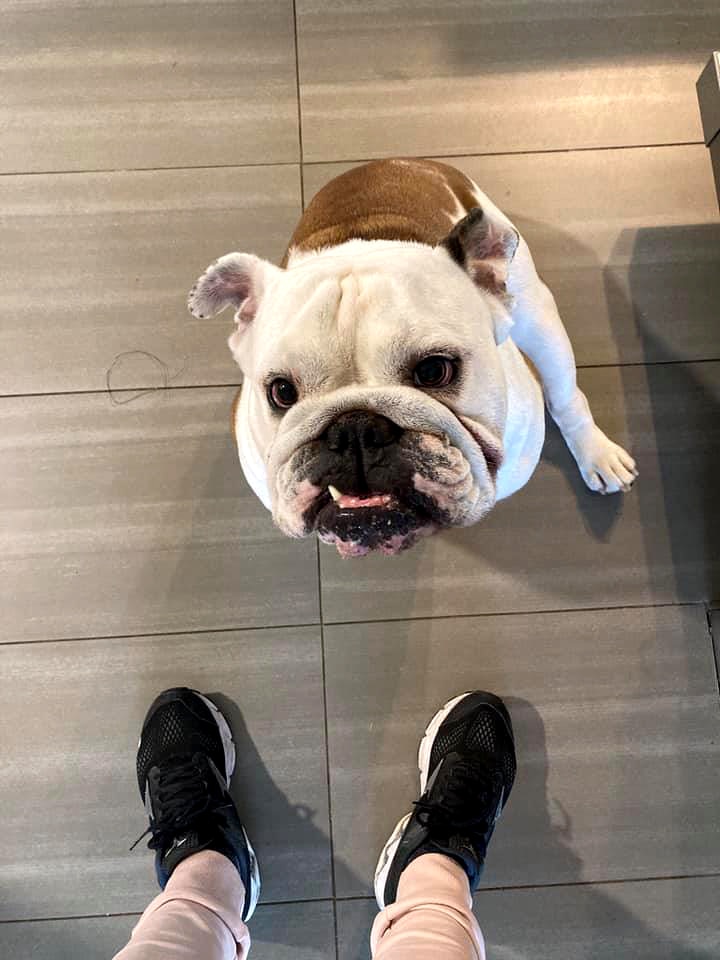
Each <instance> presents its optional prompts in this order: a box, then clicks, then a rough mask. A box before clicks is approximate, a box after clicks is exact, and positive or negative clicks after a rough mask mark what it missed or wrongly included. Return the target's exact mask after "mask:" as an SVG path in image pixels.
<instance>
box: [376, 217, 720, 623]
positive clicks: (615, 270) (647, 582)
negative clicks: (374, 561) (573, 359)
mask: <svg viewBox="0 0 720 960" xmlns="http://www.w3.org/2000/svg"><path fill="white" fill-rule="evenodd" d="M517 222H518V224H519V226H520V229H521V230H522V231H523V232H524V233H525V235H526V236H528V238H529V242H530V245H531V247H532V246H533V235H534V234H535V235H536V236H537V237H538V238H539V239H540V241H541V242H539V243H536V246H538V247H539V249H540V253H542V247H543V244H545V245H549V246H550V248H551V249H552V250H554V251H555V254H554V255H553V256H552V257H551V265H552V267H553V269H549V270H548V276H547V277H546V279H547V282H548V284H549V285H550V286H551V287H552V286H553V279H554V278H555V277H557V276H559V277H560V282H559V283H558V287H559V292H560V296H558V305H559V308H560V313H561V316H563V319H564V320H565V321H566V323H567V327H568V332H569V335H570V339H571V341H572V340H573V339H575V340H576V342H577V344H578V345H579V347H580V349H578V351H577V352H578V357H579V364H580V366H579V370H578V381H579V384H580V386H581V388H582V389H584V390H585V392H586V393H587V395H588V400H589V402H590V406H591V409H593V412H594V413H595V417H596V420H597V421H598V424H599V426H600V427H601V428H604V429H606V431H607V432H608V433H609V434H610V435H611V436H612V438H613V439H615V440H616V441H617V442H618V443H620V444H622V445H624V446H626V448H627V449H629V450H630V451H631V452H632V453H633V455H634V456H635V458H636V460H637V462H638V467H639V470H640V478H639V480H638V482H637V483H636V484H635V486H634V488H633V490H632V491H631V492H630V493H629V494H627V495H623V494H613V495H610V496H601V495H599V494H597V493H593V492H591V491H590V490H588V489H587V487H586V486H585V483H584V482H583V480H582V477H581V475H580V473H579V470H578V468H577V466H576V464H575V461H574V459H573V457H572V456H571V454H570V452H569V450H568V448H567V446H566V444H565V442H564V440H563V438H562V436H561V435H560V432H559V431H558V429H557V428H556V427H555V425H554V423H553V422H552V421H551V419H550V417H547V418H546V421H547V431H546V440H545V446H544V449H543V454H542V458H541V462H540V465H539V467H538V469H537V471H536V474H535V475H534V476H533V477H531V479H530V481H529V482H528V484H527V486H526V487H525V488H524V489H523V490H521V491H519V492H518V493H516V494H515V495H514V496H513V497H511V498H509V499H508V500H506V501H503V502H502V503H499V504H498V505H497V506H496V508H495V510H494V511H493V512H492V513H491V514H490V516H489V517H488V518H486V519H485V520H482V521H480V523H478V524H477V525H476V526H475V527H472V528H469V529H467V530H458V531H451V532H448V533H444V534H441V535H440V536H439V537H437V538H434V539H433V540H432V541H428V542H427V543H425V544H420V545H419V547H417V548H416V549H415V550H413V551H410V554H409V555H408V556H407V557H406V558H403V559H401V561H400V563H402V564H404V565H405V567H406V569H405V571H404V573H403V578H404V579H405V580H406V581H407V582H415V583H416V584H417V585H418V586H417V589H420V584H425V585H427V586H428V587H429V589H430V590H431V591H433V592H434V599H433V603H435V602H437V601H439V602H440V604H441V605H442V603H443V600H442V596H441V595H440V594H439V593H438V590H436V589H434V587H433V585H432V583H428V580H429V573H430V572H432V574H433V575H434V576H439V577H440V578H441V580H442V576H443V571H444V570H447V569H449V568H450V567H451V566H452V565H455V566H456V568H458V569H459V570H460V572H461V575H462V576H463V577H464V578H465V577H467V569H468V567H470V568H471V569H472V568H473V567H474V568H475V569H478V570H485V571H486V572H487V571H489V572H490V573H491V575H492V579H493V580H495V579H497V580H498V581H500V582H505V581H506V580H507V579H508V578H515V579H516V578H517V576H518V573H519V572H521V574H522V580H523V583H522V590H523V591H524V592H526V593H528V594H531V595H532V599H533V601H535V600H538V599H539V601H540V606H536V605H534V606H533V607H532V608H533V609H540V608H543V607H544V606H545V604H544V603H543V602H542V598H543V597H544V596H546V595H547V594H548V591H552V594H553V595H552V597H551V598H550V599H551V601H552V602H550V603H549V606H551V607H557V606H558V600H560V601H562V603H563V604H564V605H566V606H575V605H580V606H590V605H594V604H597V603H606V602H607V596H606V594H605V592H604V591H606V590H607V588H608V583H609V581H608V579H607V577H608V576H609V575H610V570H611V567H616V568H617V570H618V574H617V576H618V577H621V576H622V577H624V571H625V570H626V569H627V567H628V564H631V565H632V569H633V577H636V576H637V575H639V577H640V581H642V583H640V582H639V583H638V586H637V587H635V588H633V589H634V590H635V593H634V594H633V592H632V591H631V592H629V593H628V594H627V595H626V596H624V599H625V600H626V602H656V603H659V602H672V601H680V602H682V601H691V602H697V601H706V602H712V601H713V600H715V599H717V598H718V596H720V582H719V573H720V564H719V561H718V554H717V550H716V548H715V545H716V544H717V542H718V534H719V533H720V526H719V520H720V511H718V509H717V506H716V496H715V494H714V488H715V487H716V481H715V480H714V475H715V462H716V459H717V453H718V446H719V441H718V423H719V422H720V418H719V417H718V407H719V405H720V384H719V383H718V376H717V373H716V372H715V370H714V369H713V365H712V364H707V365H704V364H703V363H697V362H695V363H693V362H692V361H697V360H704V359H706V358H707V357H709V356H712V331H713V330H714V329H715V327H716V323H717V316H716V314H717V306H716V305H717V303H718V302H720V225H717V226H716V225H711V224H702V225H687V226H675V227H660V228H642V229H635V230H628V231H623V232H622V233H621V234H620V235H619V236H618V239H617V242H616V244H615V248H614V249H613V250H612V251H611V253H610V256H609V262H608V264H605V265H603V264H601V263H600V261H599V260H598V259H597V257H596V255H595V254H594V252H593V251H592V250H588V249H587V248H585V247H583V246H582V245H581V244H579V243H578V242H577V241H576V240H575V239H574V238H573V237H570V236H567V235H565V234H563V233H562V232H561V231H558V230H555V228H548V226H547V224H544V223H543V224H533V222H532V221H527V220H523V218H522V217H518V218H517ZM560 252H562V257H564V258H565V259H566V261H569V262H570V264H572V263H578V264H582V265H583V268H582V270H580V271H578V272H579V274H580V277H579V279H576V278H570V281H569V282H568V278H567V272H568V271H567V267H565V268H564V271H563V270H561V269H560V268H559V267H558V266H557V263H558V261H560V260H561V256H560ZM538 259H539V261H540V262H539V268H540V272H541V274H542V273H543V270H542V257H541V256H539V257H538ZM570 269H571V270H572V267H571V268H570ZM563 272H564V273H565V276H564V277H563V276H562V273H563ZM588 273H589V274H590V275H591V276H590V277H588V276H587V274H588ZM564 284H567V286H568V290H569V291H570V288H571V287H573V286H574V289H573V290H572V292H568V294H567V295H566V297H563V295H562V294H563V292H564ZM577 284H581V288H578V287H577ZM688 286H689V287H690V289H688V292H687V295H686V294H685V293H684V290H685V289H686V288H688ZM598 291H599V292H600V295H601V300H602V293H603V292H604V302H599V303H597V304H596V305H595V307H594V319H593V321H592V322H593V323H594V324H595V325H596V328H595V329H594V330H593V332H592V333H591V334H590V333H587V331H586V335H585V337H583V335H582V325H583V323H586V322H588V321H586V320H585V319H584V318H583V317H580V316H577V315H574V313H575V314H576V313H577V308H578V303H579V302H580V300H582V298H583V296H586V295H590V293H591V292H592V293H593V294H594V295H595V296H596V297H597V295H598ZM663 309H664V312H663ZM688 311H690V316H689V318H688ZM583 341H584V343H585V346H584V347H583ZM593 344H594V346H593ZM598 355H599V356H600V360H601V362H600V365H599V368H593V366H592V361H591V358H592V356H598ZM610 360H612V362H611V363H610V362H605V361H610ZM584 364H585V365H584ZM588 364H589V365H588ZM606 367H610V368H611V369H609V370H608V369H604V368H606ZM558 477H559V478H561V484H560V485H558ZM568 494H569V496H570V503H573V502H574V504H575V512H574V516H573V513H572V512H571V511H569V510H568V509H567V508H566V506H565V505H566V503H567V497H568ZM578 521H579V523H578ZM583 537H585V538H589V542H586V543H584V544H583V542H582V539H583ZM444 538H446V539H447V542H448V543H449V544H450V547H449V549H448V547H447V546H446V545H444V544H443V542H442V541H443V539H444ZM594 544H598V545H601V549H599V550H598V549H595V548H594V546H593V545H594ZM458 552H459V556H460V557H461V558H462V560H461V561H460V560H459V559H458ZM413 554H414V555H413ZM557 558H559V562H558V563H557V566H555V563H556V559H557ZM459 564H461V565H460V566H458V565H459ZM596 565H597V566H596ZM573 567H574V570H573V569H572V568H573ZM581 567H582V568H583V569H584V570H585V571H586V572H585V573H584V574H582V575H581V572H580V568H581ZM563 569H566V570H572V572H571V574H570V575H569V576H567V577H565V578H564V579H562V578H561V574H562V570H563ZM554 570H557V573H558V583H557V585H555V584H554V583H552V582H551V577H550V576H549V572H551V571H554ZM478 576H479V581H480V583H482V581H483V580H485V579H487V573H479V574H478ZM415 578H417V579H415ZM626 579H627V578H625V580H626ZM595 581H597V584H598V586H597V588H596V586H595V585H594V583H595ZM627 582H628V583H630V582H631V581H627ZM481 590H484V585H483V586H481ZM556 590H557V591H559V595H558V596H556V595H555V593H556ZM417 600H418V598H417V597H411V596H407V597H405V598H404V601H403V598H402V597H401V596H400V595H399V593H396V594H395V596H394V598H393V603H394V604H395V603H398V602H400V603H403V602H404V605H405V610H404V615H407V616H412V615H417V613H415V611H416V610H417V609H418V608H420V609H422V608H423V606H424V605H423V604H422V603H421V604H418V603H417ZM489 601H490V602H488V603H487V604H486V605H485V606H484V608H483V610H476V611H473V612H493V611H495V610H500V609H513V608H514V609H523V608H524V607H523V605H522V604H523V600H522V598H520V603H521V605H520V606H518V605H517V604H516V603H514V601H513V598H512V597H503V596H491V597H490V598H489ZM401 613H403V611H402V610H399V609H398V610H397V611H396V610H393V616H398V615H400V614H401Z"/></svg>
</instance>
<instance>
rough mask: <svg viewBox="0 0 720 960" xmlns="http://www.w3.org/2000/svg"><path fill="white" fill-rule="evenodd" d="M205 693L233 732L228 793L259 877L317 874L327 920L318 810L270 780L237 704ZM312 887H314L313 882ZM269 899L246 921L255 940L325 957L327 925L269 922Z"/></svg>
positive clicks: (278, 908)
mask: <svg viewBox="0 0 720 960" xmlns="http://www.w3.org/2000/svg"><path fill="white" fill-rule="evenodd" d="M209 697H210V698H211V699H212V700H213V701H214V702H215V703H216V704H217V705H218V707H219V708H220V710H221V711H222V713H223V714H224V716H225V718H226V719H227V721H228V723H229V725H230V729H231V730H232V733H233V739H234V741H235V748H236V754H237V759H236V765H235V773H234V776H233V779H232V782H231V785H230V793H231V795H232V797H233V799H234V800H235V802H236V803H237V806H238V810H239V812H240V817H241V819H242V821H243V823H244V825H245V827H246V829H247V832H248V835H249V836H250V838H251V842H252V844H253V847H254V849H255V852H256V853H257V857H258V861H259V863H260V872H261V875H264V876H265V877H267V878H268V879H270V878H272V885H276V884H277V881H278V880H281V878H282V875H284V874H285V872H287V873H290V874H292V873H294V874H296V875H297V874H298V873H299V874H304V875H307V873H308V871H309V870H311V871H317V872H321V873H322V875H323V876H324V877H327V879H328V887H327V898H322V897H318V898H311V899H314V900H315V902H316V903H317V904H318V911H319V914H320V913H327V915H328V923H329V924H331V923H332V907H331V904H330V902H329V901H330V900H331V899H332V890H331V887H330V884H329V879H330V877H331V863H330V842H329V839H328V837H327V835H326V833H325V832H324V831H323V830H322V829H321V828H320V827H319V826H318V825H317V824H316V823H315V817H316V814H317V811H315V810H313V809H311V808H310V807H307V806H304V805H302V804H293V803H291V802H290V801H289V800H288V798H287V797H286V795H285V794H284V793H283V791H282V790H281V789H280V788H279V787H278V786H277V784H276V783H275V782H274V780H273V779H272V777H271V776H270V774H269V773H268V770H267V767H266V766H265V764H264V763H263V761H262V758H261V756H260V754H259V752H258V750H257V747H256V746H255V743H254V742H253V740H252V737H251V736H250V733H249V731H248V729H247V726H246V725H245V721H244V718H243V715H242V712H241V710H240V708H239V707H238V705H237V704H236V703H235V702H234V701H233V700H231V699H230V698H229V697H227V696H225V695H224V694H221V693H210V694H209ZM288 737H289V738H291V737H292V731H290V732H289V733H288ZM264 864H265V865H266V869H264ZM338 870H340V871H343V873H344V875H345V879H344V882H348V883H349V882H354V883H358V882H359V881H358V878H357V877H356V876H355V874H354V873H353V871H352V870H351V869H350V868H349V867H348V866H346V865H345V864H343V863H339V864H338V863H337V862H336V871H338ZM269 885H270V884H269ZM314 887H315V889H317V883H315V884H314ZM298 899H300V898H298ZM271 902H272V903H273V904H274V905H273V906H272V907H269V906H268V907H267V908H264V909H263V907H262V904H263V898H262V895H261V899H260V908H259V914H258V922H255V921H252V922H251V925H250V932H251V934H252V933H253V927H255V928H256V929H258V930H259V940H261V941H262V942H269V943H276V944H283V945H285V946H292V947H295V948H298V949H303V950H306V951H308V952H310V951H317V953H318V955H319V956H325V951H326V950H327V947H328V929H329V927H328V923H325V922H317V923H313V922H305V920H303V921H302V922H300V923H298V925H297V927H296V928H292V927H290V926H289V925H287V924H286V923H282V922H273V918H272V917H269V914H270V912H271V911H272V913H273V914H274V915H276V916H278V915H281V914H282V911H283V904H282V903H281V902H279V900H275V899H273V898H271ZM295 902H296V901H288V911H289V912H292V911H293V909H294V908H293V907H291V906H290V904H291V903H295ZM307 902H309V901H307ZM307 902H306V905H307ZM322 908H325V909H322Z"/></svg>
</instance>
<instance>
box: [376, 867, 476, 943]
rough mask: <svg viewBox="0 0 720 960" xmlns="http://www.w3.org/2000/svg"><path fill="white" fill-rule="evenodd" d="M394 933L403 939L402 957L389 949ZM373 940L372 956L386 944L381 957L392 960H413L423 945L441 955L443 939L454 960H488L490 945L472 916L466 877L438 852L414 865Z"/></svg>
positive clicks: (381, 918)
mask: <svg viewBox="0 0 720 960" xmlns="http://www.w3.org/2000/svg"><path fill="white" fill-rule="evenodd" d="M413 918H414V919H416V921H417V926H415V924H414V922H413ZM393 928H395V929H393ZM393 933H397V934H401V937H400V936H399V937H396V940H397V953H396V952H395V950H392V949H390V943H391V941H392V934H393ZM384 938H385V942H384V943H383V940H384ZM370 939H371V946H372V952H373V956H375V954H376V953H377V952H378V951H379V950H380V948H381V943H382V955H383V957H387V958H388V960H389V958H390V955H391V954H392V957H393V960H410V958H412V956H413V953H414V954H415V955H416V956H417V955H420V953H421V951H422V949H423V947H424V946H427V948H428V955H432V952H433V949H434V950H435V954H436V955H437V944H438V940H442V941H443V942H444V943H445V944H447V945H449V946H451V947H452V949H449V950H448V951H447V956H448V957H452V958H453V960H454V958H468V960H484V958H485V943H484V941H483V936H482V932H481V930H480V927H479V925H478V922H477V920H476V919H475V917H474V916H473V913H472V894H471V893H470V884H469V883H468V878H467V874H466V873H465V871H464V870H463V868H462V867H461V866H460V864H458V863H456V862H455V861H454V860H452V859H450V858H449V857H445V856H443V855H442V854H434V853H429V854H424V855H423V856H421V857H418V858H417V859H416V860H413V861H412V863H410V864H409V865H408V866H407V867H406V868H405V870H403V872H402V874H401V876H400V881H399V883H398V892H397V899H396V900H395V903H392V904H391V905H390V906H389V907H386V908H385V909H384V910H383V911H382V912H381V913H380V914H378V916H377V917H376V918H375V923H374V924H373V929H372V934H371V938H370ZM448 941H451V942H452V943H451V944H448ZM423 955H424V954H423ZM443 955H445V953H444V952H443Z"/></svg>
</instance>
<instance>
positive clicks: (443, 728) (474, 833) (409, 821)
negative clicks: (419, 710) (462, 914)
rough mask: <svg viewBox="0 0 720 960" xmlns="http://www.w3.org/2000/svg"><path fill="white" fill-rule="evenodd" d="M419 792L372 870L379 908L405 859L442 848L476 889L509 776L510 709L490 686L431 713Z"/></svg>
mask: <svg viewBox="0 0 720 960" xmlns="http://www.w3.org/2000/svg"><path fill="white" fill-rule="evenodd" d="M418 766H419V767H420V793H421V796H420V799H419V800H417V801H416V803H415V809H414V810H413V811H412V812H411V813H408V814H407V816H405V817H403V819H402V820H401V821H400V823H398V825H397V826H396V827H395V830H394V831H393V833H392V835H391V837H390V839H389V840H388V842H387V843H386V844H385V849H384V850H383V852H382V853H381V854H380V859H379V861H378V865H377V869H376V870H375V898H376V899H377V902H378V906H379V907H380V909H381V910H382V909H383V908H384V907H386V906H387V905H388V904H390V903H393V902H394V901H395V898H396V896H397V887H398V881H399V879H400V874H401V873H402V872H403V870H404V869H405V867H406V866H407V865H408V864H409V863H410V862H411V861H412V860H415V859H416V857H419V856H420V855H421V854H424V853H442V854H445V856H448V857H452V859H453V860H456V861H457V862H458V863H459V864H460V866H461V867H463V868H464V870H465V872H466V873H467V875H468V880H469V882H470V889H471V890H475V889H476V888H477V885H478V883H479V881H480V877H481V875H482V870H483V866H484V864H485V854H486V853H487V847H488V843H489V842H490V837H491V836H492V834H493V830H494V829H495V823H496V822H497V820H498V818H499V816H500V814H501V813H502V811H503V808H504V806H505V804H506V803H507V800H508V797H509V796H510V791H511V790H512V785H513V781H514V780H515V769H516V764H515V743H514V738H513V730H512V723H511V721H510V714H509V713H508V711H507V708H506V707H505V704H504V703H503V702H502V700H500V698H499V697H496V696H493V694H491V693H482V692H481V691H476V692H475V693H463V694H462V695H461V696H459V697H455V698H454V699H453V700H450V701H449V702H448V703H446V704H445V706H444V707H443V708H442V709H441V710H439V711H438V713H436V714H435V716H434V717H433V719H432V720H431V721H430V725H429V726H428V728H427V730H426V731H425V736H424V737H423V739H422V742H421V744H420V751H419V753H418Z"/></svg>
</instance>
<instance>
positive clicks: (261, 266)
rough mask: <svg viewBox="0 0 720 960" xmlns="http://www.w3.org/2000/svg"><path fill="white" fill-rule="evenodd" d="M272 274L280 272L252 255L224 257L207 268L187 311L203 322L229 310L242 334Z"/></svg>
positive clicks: (240, 254)
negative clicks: (232, 309)
mask: <svg viewBox="0 0 720 960" xmlns="http://www.w3.org/2000/svg"><path fill="white" fill-rule="evenodd" d="M273 271H277V272H278V273H279V272H280V268H279V267H276V266H274V265H273V264H272V263H268V261H267V260H261V259H260V257H256V256H254V254H252V253H227V254H225V256H224V257H220V259H219V260H216V261H215V263H213V264H212V265H211V266H209V267H208V268H207V270H206V271H205V273H204V274H203V275H202V276H201V277H200V279H199V280H198V282H197V283H196V284H195V286H194V287H193V288H192V290H191V291H190V294H189V296H188V310H189V311H190V313H191V314H192V315H193V316H194V317H197V318H198V320H205V319H207V318H208V317H214V316H215V314H216V313H220V311H221V310H224V309H225V308H226V307H230V306H232V307H234V308H235V323H236V324H237V325H238V328H239V330H238V332H241V331H242V330H244V329H245V328H246V327H247V326H248V325H249V324H250V323H252V321H253V320H254V319H255V315H256V314H257V311H258V308H259V306H260V301H261V299H262V295H263V291H264V289H265V287H266V286H267V283H268V281H269V279H270V277H271V275H272V273H273Z"/></svg>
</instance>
